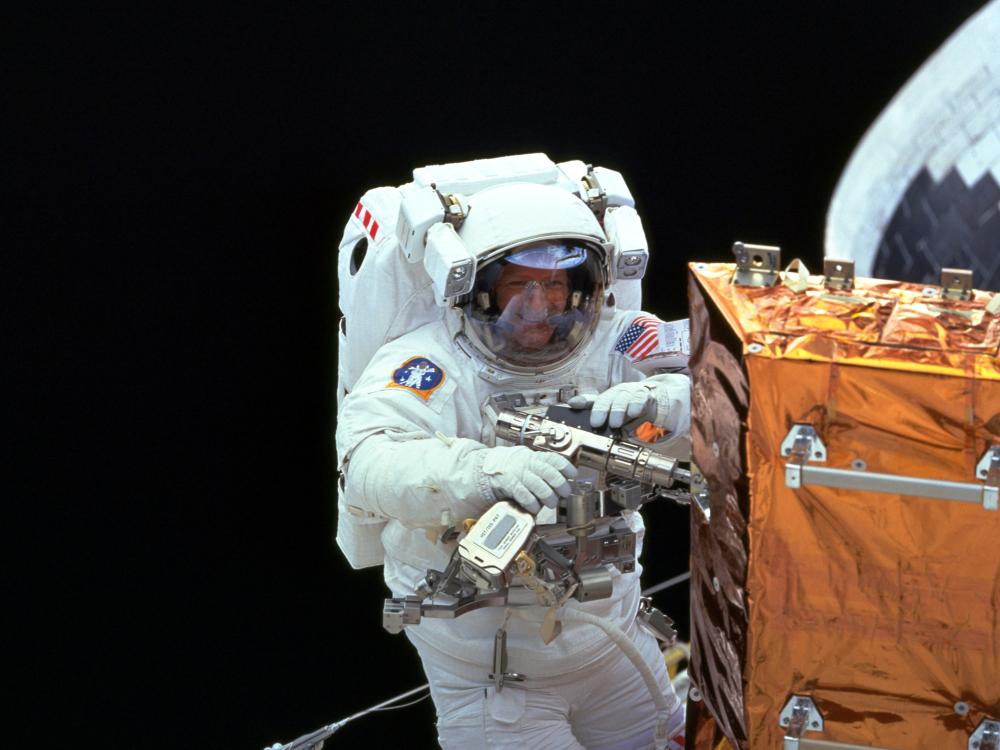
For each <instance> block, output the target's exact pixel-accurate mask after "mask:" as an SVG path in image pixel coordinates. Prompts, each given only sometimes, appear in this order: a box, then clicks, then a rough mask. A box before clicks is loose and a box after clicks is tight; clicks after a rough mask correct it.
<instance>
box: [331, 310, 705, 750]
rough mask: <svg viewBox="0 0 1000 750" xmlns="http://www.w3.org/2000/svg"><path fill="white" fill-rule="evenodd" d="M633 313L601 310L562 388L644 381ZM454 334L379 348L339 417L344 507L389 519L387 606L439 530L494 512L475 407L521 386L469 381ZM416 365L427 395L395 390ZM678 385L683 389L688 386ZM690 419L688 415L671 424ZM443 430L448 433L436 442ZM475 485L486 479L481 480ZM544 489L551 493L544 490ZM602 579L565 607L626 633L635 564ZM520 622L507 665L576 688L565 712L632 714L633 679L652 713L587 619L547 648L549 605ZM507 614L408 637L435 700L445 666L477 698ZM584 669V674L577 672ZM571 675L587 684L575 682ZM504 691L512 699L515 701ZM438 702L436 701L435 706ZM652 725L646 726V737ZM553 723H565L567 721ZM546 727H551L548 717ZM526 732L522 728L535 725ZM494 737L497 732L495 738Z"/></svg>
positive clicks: (632, 519)
mask: <svg viewBox="0 0 1000 750" xmlns="http://www.w3.org/2000/svg"><path fill="white" fill-rule="evenodd" d="M634 317H635V312H634V311H630V312H614V311H608V314H607V315H606V316H602V319H601V321H600V323H599V324H598V327H597V329H596V331H595V334H594V336H593V338H592V340H591V342H590V344H589V345H588V346H587V347H586V348H585V349H584V350H583V351H582V352H581V354H580V356H579V357H578V358H577V359H576V361H575V362H574V363H573V364H572V366H571V367H567V368H566V369H563V370H561V371H560V381H559V383H558V384H559V385H572V386H574V387H575V388H576V389H577V390H578V391H580V392H585V393H600V392H602V391H604V390H606V389H607V388H609V387H610V386H611V385H612V384H617V383H624V382H630V381H638V380H641V379H642V378H643V374H642V373H641V372H640V371H639V370H638V369H637V368H636V367H635V365H634V363H632V362H631V361H630V360H629V359H628V358H627V357H625V356H624V355H622V354H620V353H618V352H615V351H614V346H615V342H616V341H617V340H618V339H619V337H620V336H621V335H622V333H623V332H624V330H625V328H627V327H628V326H629V325H630V323H631V321H632V319H633V318H634ZM457 333H458V332H457V330H456V329H455V328H454V326H451V325H450V324H449V325H448V326H443V325H440V324H437V323H432V324H428V325H425V326H423V327H421V328H419V329H417V330H415V331H411V332H410V333H408V334H406V335H404V336H401V337H400V338H398V339H395V340H394V341H391V342H389V343H386V344H384V345H383V346H382V347H380V348H379V350H378V351H377V352H376V353H375V354H374V356H373V357H372V360H371V363H370V365H369V366H368V368H366V370H365V371H364V373H363V374H362V375H361V377H359V378H358V380H357V382H356V384H355V387H354V389H353V390H352V391H351V393H350V394H349V395H347V396H346V398H345V399H344V401H343V404H342V406H341V410H340V413H339V415H338V425H337V451H338V462H339V465H340V467H341V469H342V470H343V471H344V472H345V476H346V485H345V500H346V502H347V503H349V504H350V505H352V506H354V507H358V508H361V509H363V510H364V511H365V512H373V513H378V514H381V515H384V516H386V517H388V518H389V519H390V520H389V521H388V523H387V524H386V526H385V529H384V531H383V532H382V537H381V541H382V544H383V545H384V547H385V550H386V556H385V569H384V573H385V581H386V584H387V585H388V587H389V588H390V590H391V591H392V594H393V596H406V595H411V594H413V593H414V592H415V590H416V588H417V586H418V584H419V583H420V581H421V580H422V579H423V578H424V577H425V575H426V574H427V571H428V570H429V569H436V570H444V568H445V567H446V566H447V564H448V561H449V559H450V556H451V553H452V551H453V550H454V544H453V543H452V544H444V543H442V542H440V541H439V536H438V534H436V533H435V531H439V530H441V528H443V527H445V526H448V525H451V524H453V523H457V522H459V521H460V520H462V519H463V518H465V517H476V516H477V515H478V514H479V513H480V512H481V511H482V510H485V508H486V507H488V506H489V505H490V504H491V503H492V502H493V500H494V498H495V494H496V489H495V488H494V487H493V486H491V485H490V483H489V477H490V476H491V475H489V474H488V473H487V472H486V471H484V470H483V468H484V466H485V461H486V460H487V458H488V457H489V456H490V455H500V454H497V453H492V454H491V452H490V451H489V450H487V449H486V444H488V443H492V438H491V437H490V436H491V435H492V428H491V426H490V425H488V424H487V423H485V421H484V418H483V412H482V407H483V405H484V404H485V403H486V401H487V400H488V398H489V397H490V396H491V395H492V394H494V393H498V392H505V391H506V392H509V391H511V390H522V389H523V388H518V387H516V386H515V387H512V384H511V383H510V382H508V383H506V384H504V385H503V386H500V385H496V384H494V383H492V382H490V381H488V380H487V379H485V377H478V373H479V372H480V368H481V363H479V362H477V361H476V360H475V359H473V358H472V357H471V356H469V355H468V354H466V353H464V352H463V351H462V350H461V349H460V348H459V347H458V346H457V345H456V341H455V336H456V335H457ZM414 357H420V358H423V359H425V360H427V361H429V362H430V363H431V365H433V367H434V369H435V373H436V374H435V377H437V376H438V375H440V379H438V380H435V381H434V382H435V383H436V384H435V385H433V387H430V386H428V387H427V388H423V389H421V388H404V387H399V385H398V384H397V383H396V382H395V375H394V374H395V373H397V372H398V371H399V368H401V367H402V365H403V364H404V363H406V362H408V361H410V360H412V359H413V358H414ZM549 380H550V378H549V376H548V374H546V376H545V377H544V378H538V380H537V382H536V384H535V388H536V389H537V388H540V387H541V386H540V385H539V383H542V382H544V383H546V387H550V386H555V385H557V384H556V383H554V382H548V381H549ZM684 382H685V383H686V382H687V381H686V379H685V380H684ZM671 408H673V407H672V406H671ZM686 418H687V417H686V416H684V417H683V418H679V420H678V421H679V422H682V421H683V419H686ZM439 433H440V435H442V436H448V437H447V438H445V439H441V437H439V436H438V435H439ZM480 441H485V442H480ZM542 455H544V454H542ZM480 460H482V461H483V462H484V463H483V464H482V465H480V464H478V463H477V462H478V461H480ZM490 468H492V464H491V465H490ZM494 476H496V475H494ZM483 478H487V480H486V482H485V483H484V482H483V481H482V479H483ZM548 486H550V487H551V484H549V485H548ZM623 517H624V519H625V521H626V522H627V523H628V525H629V527H630V529H631V530H632V531H633V532H634V533H635V534H636V542H637V544H636V548H637V555H639V554H641V551H642V542H643V536H644V533H645V530H644V526H643V523H642V518H641V516H640V515H639V514H638V513H631V512H626V513H623ZM610 572H611V576H612V584H613V586H612V595H611V596H610V597H608V598H607V599H602V600H598V601H593V602H588V603H580V602H577V601H575V600H571V601H570V602H568V603H567V604H566V605H565V608H566V609H579V610H581V611H584V612H588V613H590V614H592V615H595V616H597V617H601V618H604V619H606V620H608V621H610V622H611V623H613V624H614V625H616V626H617V627H619V628H621V629H622V630H625V631H630V629H632V628H633V624H634V619H635V613H636V611H637V608H638V602H639V575H640V574H641V572H642V566H641V565H639V564H638V563H637V565H636V570H635V571H634V572H632V573H627V574H622V573H620V572H619V571H618V570H617V569H616V568H610ZM518 614H519V615H520V616H519V617H516V618H511V620H510V622H509V623H508V626H507V633H508V639H507V644H508V668H509V669H510V670H511V671H516V672H520V673H523V674H527V675H529V676H531V677H532V679H533V680H539V681H541V682H540V683H538V684H546V680H548V679H550V678H551V679H554V680H556V681H560V680H561V681H562V683H561V684H565V685H567V686H574V687H573V688H572V689H573V690H577V691H579V692H578V693H575V695H580V696H584V697H581V698H580V706H582V707H580V708H579V710H578V711H576V712H574V714H573V715H574V716H583V715H589V714H593V715H595V716H596V715H605V714H604V713H602V712H605V711H606V712H607V714H608V715H610V714H611V713H620V712H619V709H622V711H624V713H621V715H622V716H625V717H629V716H631V714H630V713H629V710H630V709H624V708H622V707H621V706H620V705H619V701H618V700H617V698H615V696H618V695H619V692H620V691H622V690H624V691H625V692H624V694H623V695H625V694H628V690H627V689H624V688H622V686H621V685H617V684H616V683H617V682H618V681H619V678H620V679H621V681H622V684H626V685H627V684H633V683H634V684H635V685H636V686H637V687H636V691H637V694H638V693H642V697H641V698H639V699H638V700H639V701H642V702H648V705H649V706H652V705H653V704H652V702H651V701H650V700H649V695H648V692H647V691H646V688H645V686H644V685H643V684H642V680H641V678H640V677H639V675H638V673H637V672H636V670H635V668H634V667H633V666H632V665H631V663H630V662H628V660H627V659H625V658H624V657H623V656H622V655H621V653H620V652H619V650H618V648H617V647H616V646H615V645H614V643H613V642H612V641H611V640H610V639H609V638H608V636H607V635H606V634H605V633H603V632H601V631H600V630H598V629H597V628H595V627H593V626H590V625H588V624H586V623H579V622H573V621H571V620H570V619H567V620H565V621H564V623H563V629H562V632H561V634H560V635H559V636H558V637H557V638H555V639H554V640H553V641H552V642H551V643H549V644H545V643H544V642H543V641H542V638H541V635H540V626H541V623H542V619H543V617H544V615H545V609H544V608H542V607H540V606H525V607H523V608H519V609H518ZM503 615H504V610H503V609H502V608H499V607H487V608H484V609H481V610H476V611H474V612H470V613H468V614H465V615H462V616H461V617H459V618H456V619H437V618H425V619H423V620H422V621H421V623H420V624H419V625H416V626H410V627H408V628H407V629H406V633H407V635H408V637H409V638H410V640H411V641H413V642H414V643H415V644H417V646H418V649H419V650H420V651H421V654H422V656H423V659H424V664H425V669H427V670H428V677H429V678H430V681H431V683H432V685H434V686H435V687H434V689H435V690H438V692H439V693H440V691H441V690H442V689H443V686H445V685H447V684H448V683H447V681H446V675H444V674H438V673H436V672H435V671H434V670H435V668H436V667H437V666H440V665H441V664H444V663H447V664H449V665H450V666H449V670H448V671H449V672H450V673H452V674H459V675H465V677H464V679H465V680H467V681H470V680H471V681H472V683H468V682H467V683H465V684H464V685H463V689H467V688H468V687H469V684H473V683H474V684H478V685H479V686H480V687H479V688H478V690H480V691H481V690H482V685H484V684H486V683H487V682H488V681H487V680H486V675H487V674H488V673H489V672H490V671H491V668H492V664H491V661H492V654H493V639H494V634H495V633H496V630H497V628H498V627H499V626H500V623H501V622H502V620H503ZM609 659H610V660H611V661H608V660H609ZM619 661H620V662H621V664H622V665H623V666H622V668H621V669H622V670H623V671H614V672H612V673H609V672H607V671H606V670H605V669H604V667H603V666H599V665H609V664H612V663H618V662H619ZM581 670H584V671H583V672H582V673H581ZM587 670H590V671H587ZM626 673H627V677H626ZM581 674H583V675H586V677H585V678H581ZM609 674H614V675H615V677H614V680H613V681H612V680H609V679H608V675H609ZM442 680H445V681H444V682H442ZM630 680H631V681H632V682H631V683H630V682H629V681H630ZM598 683H599V684H598ZM532 684H533V685H534V684H535V683H534V682H533V683H532ZM664 684H665V683H664ZM567 689H569V688H567ZM629 689H631V688H629ZM665 689H666V688H665ZM591 693H593V694H594V698H593V700H594V701H597V702H598V703H597V704H595V705H594V706H593V710H592V708H591V703H590V702H589V701H590V699H588V698H586V697H585V696H586V695H588V694H591ZM468 695H469V693H467V692H466V693H463V697H462V698H461V699H460V700H461V701H466V700H467V696H468ZM503 695H504V696H508V692H507V691H506V690H505V691H503ZM509 695H514V696H516V695H517V693H510V694H509ZM435 700H436V701H438V698H435ZM508 700H510V698H509V697H505V698H504V701H508ZM525 700H526V706H525V711H526V712H527V713H528V714H529V715H534V712H535V706H536V701H541V702H542V703H544V702H545V701H549V700H557V702H558V700H562V699H561V698H559V699H552V698H550V697H544V696H543V695H540V694H539V695H536V693H535V691H528V693H527V694H526V699H525ZM620 702H621V703H625V702H628V703H629V704H630V705H631V704H632V703H634V701H632V700H631V698H628V699H627V700H626V698H625V697H623V698H622V699H621V701H620ZM438 705H439V710H443V711H445V715H446V716H445V724H447V712H448V711H449V710H450V709H448V708H447V706H449V705H451V704H450V703H448V700H447V699H441V701H440V702H439V703H438ZM503 706H504V707H503V708H502V707H501V704H500V703H498V704H497V711H498V712H499V713H498V715H499V716H500V717H501V718H504V717H505V716H509V714H505V713H504V711H507V710H513V711H514V712H515V713H516V711H517V710H518V709H517V707H516V706H514V707H513V709H511V707H510V706H509V705H507V704H506V703H504V704H503ZM612 708H613V709H614V710H612ZM538 711H540V712H541V714H542V715H545V716H555V714H552V713H551V711H550V710H549V709H548V708H546V707H545V706H544V705H538ZM654 713H655V710H654ZM653 718H655V717H652V718H650V720H649V722H648V724H649V726H650V727H651V726H652V723H653ZM581 720H582V719H581ZM559 721H560V722H561V723H562V724H564V725H565V717H563V718H562V719H559ZM628 721H629V722H630V723H629V724H628V726H629V727H635V733H634V734H639V733H641V732H644V731H646V730H645V726H644V725H645V723H646V722H645V719H644V718H643V719H641V720H640V719H639V718H632V719H628ZM543 723H545V725H546V726H547V727H548V726H550V724H549V723H548V719H546V720H545V722H543ZM571 723H572V722H571ZM598 723H601V722H598ZM520 725H521V722H518V723H517V726H520ZM477 726H478V727H479V730H478V734H477V736H479V737H480V740H479V741H481V740H482V737H481V735H482V722H481V721H480V723H479V724H477ZM528 726H529V727H530V726H532V724H531V722H528ZM609 726H610V725H609ZM615 726H618V725H615ZM496 727H503V731H500V729H498V728H496ZM619 728H620V727H619ZM509 729H510V725H509V724H497V725H496V726H495V727H494V730H491V731H492V732H493V734H494V735H496V739H495V741H496V742H503V741H505V740H504V739H503V736H504V735H505V734H506V733H507V732H508V730H509ZM518 731H520V730H518ZM532 731H534V730H532ZM548 731H549V730H548V729H542V730H539V732H540V734H539V735H538V736H539V737H546V736H548V735H547V733H548ZM588 731H590V730H588ZM592 731H593V732H595V733H596V734H593V735H586V736H587V737H590V738H591V739H593V738H596V739H594V742H598V740H599V742H605V739H601V735H600V732H601V731H605V732H606V734H605V735H603V736H604V737H605V738H606V740H607V743H606V744H607V745H608V746H609V747H610V746H612V745H611V743H612V740H613V741H615V742H618V741H620V740H623V739H627V738H628V737H630V736H634V734H622V733H621V732H619V729H615V730H614V731H613V732H610V730H601V729H600V728H599V727H596V725H595V728H593V730H592ZM622 731H624V730H622ZM609 732H610V733H609ZM513 736H517V734H516V733H515V735H513ZM583 736H584V735H581V737H583ZM650 739H651V738H650ZM491 741H493V740H491ZM581 741H583V742H585V744H588V746H589V744H590V742H591V740H590V739H583V740H581ZM540 743H541V744H520V745H516V744H515V745H510V746H520V747H546V748H549V747H560V745H558V744H547V743H548V740H546V739H543V740H540ZM455 746H458V747H476V746H477V745H475V744H459V745H455ZM496 746H498V747H503V746H504V745H502V744H501V745H496ZM565 746H566V747H575V746H574V745H565ZM594 746H600V744H599V743H598V744H596V745H594ZM640 746H641V745H640ZM622 747H623V748H625V747H627V746H622Z"/></svg>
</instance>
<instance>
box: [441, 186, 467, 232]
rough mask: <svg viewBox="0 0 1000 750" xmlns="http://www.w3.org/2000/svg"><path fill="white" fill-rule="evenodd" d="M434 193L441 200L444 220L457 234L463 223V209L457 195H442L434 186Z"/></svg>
mask: <svg viewBox="0 0 1000 750" xmlns="http://www.w3.org/2000/svg"><path fill="white" fill-rule="evenodd" d="M434 192H436V193H437V195H438V198H439V199H440V200H441V207H442V208H444V220H445V221H446V222H448V223H449V224H451V225H452V226H453V227H455V231H456V232H457V231H458V230H459V229H461V228H462V224H464V223H465V215H466V214H465V208H464V207H463V206H462V201H460V200H459V198H458V196H457V195H451V194H448V195H444V194H443V193H442V192H441V191H440V190H438V189H437V187H436V186H434Z"/></svg>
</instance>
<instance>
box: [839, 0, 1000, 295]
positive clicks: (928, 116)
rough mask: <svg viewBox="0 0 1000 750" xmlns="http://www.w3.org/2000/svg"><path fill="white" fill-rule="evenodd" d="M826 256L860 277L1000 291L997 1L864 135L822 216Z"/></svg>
mask: <svg viewBox="0 0 1000 750" xmlns="http://www.w3.org/2000/svg"><path fill="white" fill-rule="evenodd" d="M825 245H826V248H825V254H826V255H827V257H837V258H849V259H853V260H854V262H855V268H856V272H857V274H858V275H860V276H875V277H878V278H887V279H901V280H906V281H914V282H934V283H936V282H937V280H938V279H939V278H940V271H941V268H942V267H953V268H964V269H969V270H971V271H972V273H973V282H974V285H975V286H976V287H977V288H980V289H992V290H1000V0H992V1H991V2H989V3H988V4H987V5H985V6H984V7H983V8H982V9H980V10H979V11H978V12H977V13H976V14H975V15H974V16H972V17H971V18H970V19H969V20H967V21H966V22H965V23H964V24H963V25H962V26H961V27H960V28H959V29H958V31H956V32H955V33H954V34H953V35H952V36H951V37H950V38H949V39H948V40H947V41H946V42H945V43H944V44H943V45H942V46H941V48H940V49H938V50H937V52H935V53H934V54H933V55H932V56H931V57H930V58H929V59H928V60H927V62H925V63H924V64H923V65H922V66H921V67H920V69H919V70H918V71H917V72H916V74H914V75H913V77H912V78H910V80H909V81H907V83H906V85H905V86H903V88H902V89H901V90H900V91H899V93H897V94H896V96H895V97H894V98H893V100H892V101H891V102H890V103H889V105H888V106H887V107H886V108H885V110H883V112H882V113H881V115H879V117H878V119H877V120H876V121H875V122H874V124H873V125H872V126H871V127H870V128H869V129H868V132H867V133H865V136H864V137H863V138H862V140H861V143H860V144H859V145H858V147H857V148H856V149H855V151H854V153H853V154H852V156H851V159H850V161H849V162H848V165H847V168H846V169H845V170H844V173H843V174H842V175H841V177H840V180H839V182H838V184H837V188H836V190H835V191H834V195H833V199H832V201H831V203H830V208H829V211H828V213H827V222H826V236H825Z"/></svg>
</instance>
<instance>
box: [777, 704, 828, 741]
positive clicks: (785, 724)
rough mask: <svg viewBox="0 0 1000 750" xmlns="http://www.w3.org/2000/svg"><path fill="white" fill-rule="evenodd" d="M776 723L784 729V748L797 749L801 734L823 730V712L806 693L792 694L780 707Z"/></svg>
mask: <svg viewBox="0 0 1000 750" xmlns="http://www.w3.org/2000/svg"><path fill="white" fill-rule="evenodd" d="M778 724H779V725H780V726H781V727H782V728H783V729H784V730H785V743H784V750H799V741H800V740H801V739H802V735H804V734H805V733H806V732H822V731H823V714H821V713H820V712H819V709H818V708H816V704H815V703H813V699H812V698H810V697H809V696H808V695H793V696H792V697H791V698H789V699H788V702H787V703H785V707H784V708H782V709H781V713H780V714H779V715H778Z"/></svg>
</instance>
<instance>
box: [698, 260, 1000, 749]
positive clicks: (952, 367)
mask: <svg viewBox="0 0 1000 750" xmlns="http://www.w3.org/2000/svg"><path fill="white" fill-rule="evenodd" d="M733 270H734V266H732V265H730V264H692V266H691V281H690V285H689V291H690V297H691V328H692V331H691V333H692V357H691V370H692V376H693V381H694V399H693V427H692V441H693V446H692V451H693V460H694V462H695V464H696V465H697V466H698V467H699V468H700V470H701V472H702V473H703V474H704V476H705V477H706V479H707V481H708V485H709V492H710V507H711V516H710V520H709V521H706V520H705V518H704V516H703V515H702V514H700V513H699V511H698V510H696V509H694V508H692V584H691V585H692V661H691V674H692V682H693V684H694V685H695V686H697V688H698V689H699V690H700V692H701V693H702V701H701V703H699V704H691V705H692V709H693V710H691V711H690V712H689V713H690V716H689V732H688V741H689V744H690V746H692V747H696V748H698V750H709V748H715V747H716V746H717V745H718V744H719V742H720V741H721V740H722V739H723V738H725V739H726V740H728V742H729V744H731V745H732V746H733V747H736V748H741V749H745V748H780V747H782V737H783V734H784V733H783V730H782V728H781V727H780V726H779V724H778V714H779V713H780V711H781V709H782V707H783V706H784V704H785V702H786V701H787V700H788V698H789V697H790V696H791V695H792V694H799V695H808V696H810V697H812V699H813V700H814V701H815V703H816V705H817V707H818V708H819V710H820V712H821V713H822V714H823V716H824V719H825V728H824V731H823V733H822V734H812V733H807V734H806V735H805V737H806V738H809V739H816V740H825V741H832V742H842V743H854V744H858V745H865V746H876V747H885V748H897V749H898V750H904V749H905V750H923V749H925V748H926V750H940V749H941V748H949V747H954V748H965V747H966V743H967V741H968V737H969V735H970V734H971V733H972V732H973V730H974V729H975V728H976V726H977V725H978V724H979V722H980V721H981V720H982V719H983V718H986V717H993V718H1000V632H998V628H1000V621H998V613H1000V514H998V513H997V512H996V511H989V510H986V509H985V508H984V507H983V506H981V505H976V504H970V503H960V502H953V501H948V500H935V499H927V498H921V497H911V496H901V495H896V494H888V493H880V492H871V491H855V490H844V489H838V488H832V487H824V486H817V485H812V484H804V485H803V486H802V487H800V488H798V489H791V488H789V487H786V486H785V471H784V466H785V464H786V463H788V462H789V460H790V459H789V458H787V457H784V456H782V455H781V450H780V446H781V443H782V441H783V440H784V439H785V436H786V435H787V434H788V433H789V431H790V430H791V428H792V426H793V425H794V424H796V423H809V424H811V425H812V426H813V427H814V428H815V429H816V431H817V432H818V433H819V435H820V437H821V439H822V440H823V442H824V444H825V445H826V448H827V457H826V461H825V462H823V463H822V464H821V465H822V466H824V467H829V468H837V469H851V470H855V471H865V472H878V473H883V474H893V475H904V476H913V477H922V478H928V479H939V480H946V481H952V482H963V483H976V482H981V480H978V479H977V478H976V464H977V462H978V461H979V459H980V457H982V456H983V454H984V453H985V452H986V451H987V450H988V449H989V448H990V446H991V445H992V444H993V442H994V441H998V440H1000V366H998V363H997V347H998V344H1000V318H998V317H996V316H993V315H991V314H989V313H988V312H986V311H985V310H984V307H985V305H986V303H987V302H988V301H989V300H990V299H991V297H992V295H990V294H988V293H984V292H975V297H974V299H972V300H970V301H966V302H960V301H950V300H943V299H940V297H939V296H935V295H937V294H939V290H937V289H933V290H927V291H925V289H924V287H922V286H919V285H915V284H907V283H895V282H884V281H878V280H869V279H858V280H856V285H855V288H854V289H853V290H851V291H849V292H831V291H828V290H826V289H824V288H823V286H822V285H821V283H820V282H821V280H822V279H821V277H813V278H812V279H811V283H810V286H809V288H808V289H806V290H805V291H802V292H799V293H796V292H793V291H792V290H791V289H789V288H787V287H785V286H782V285H778V286H775V287H769V288H749V287H739V286H734V285H733V284H732V283H731V279H732V276H733ZM956 704H959V705H960V706H961V704H966V705H967V707H968V709H969V710H968V711H967V712H965V713H963V712H962V711H961V710H959V711H956Z"/></svg>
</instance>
